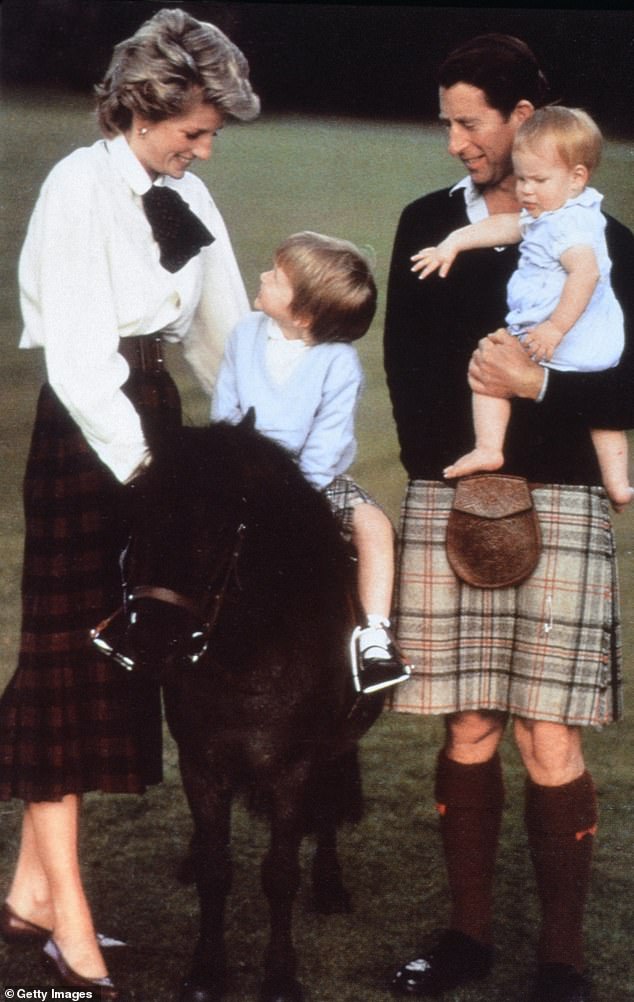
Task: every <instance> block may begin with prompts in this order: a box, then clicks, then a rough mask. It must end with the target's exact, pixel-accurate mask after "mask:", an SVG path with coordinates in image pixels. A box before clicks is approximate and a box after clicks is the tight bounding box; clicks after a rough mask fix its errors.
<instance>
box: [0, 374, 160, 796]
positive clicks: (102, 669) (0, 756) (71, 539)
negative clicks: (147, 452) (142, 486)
mask: <svg viewBox="0 0 634 1002" xmlns="http://www.w3.org/2000/svg"><path fill="white" fill-rule="evenodd" d="M124 389H125V391H126V393H127V394H128V396H129V397H130V399H131V400H132V401H133V403H134V404H135V406H136V407H137V409H138V411H139V413H140V414H141V415H142V417H143V419H144V421H145V422H146V424H149V423H150V422H154V421H157V422H158V421H161V420H163V421H174V422H178V421H180V400H179V397H178V391H177V389H176V386H175V385H174V383H173V381H172V380H171V378H170V377H169V375H168V374H167V373H165V372H163V373H160V374H146V373H142V372H140V371H133V373H132V375H131V377H130V379H129V380H128V383H127V384H126V386H125V388H124ZM23 496H24V514H25V543H24V562H23V577H22V632H21V642H20V652H19V659H18V665H17V669H16V671H15V673H14V675H13V677H12V678H11V680H10V681H9V683H8V685H7V687H6V689H5V691H4V693H3V694H2V696H1V697H0V799H2V800H6V799H9V798H11V797H18V798H21V799H23V800H25V801H43V800H46V801H50V800H57V799H60V798H61V797H63V796H64V795H65V794H67V793H76V794H81V793H85V792H87V791H89V790H101V791H103V792H107V793H140V792H142V791H143V790H144V789H145V788H146V786H147V785H148V784H150V783H156V782H160V780H161V778H162V763H161V759H162V722H161V700H160V689H159V687H158V685H156V684H154V683H152V682H150V681H148V680H147V679H141V678H139V677H137V676H136V675H135V674H134V673H129V672H126V671H125V670H124V669H123V668H121V667H120V666H118V665H116V664H114V663H112V662H111V661H109V660H108V659H106V658H104V657H103V656H102V655H101V654H100V653H99V651H98V650H97V648H96V647H94V645H93V644H92V643H91V641H90V636H89V633H90V630H91V629H92V627H94V626H96V624H97V623H98V622H100V621H101V620H102V619H103V618H105V616H107V615H109V614H110V613H112V612H113V611H114V610H115V609H116V608H118V607H119V606H120V605H121V598H122V588H121V585H122V582H121V573H120V568H119V559H120V555H121V552H122V550H123V548H124V546H125V544H126V542H127V529H126V519H125V488H124V487H122V486H121V484H119V483H118V481H117V480H116V479H115V477H114V476H113V475H112V473H111V472H110V471H109V470H108V469H107V468H106V467H105V466H104V465H103V464H102V463H101V461H100V460H99V458H98V457H97V455H96V453H95V452H94V451H93V450H92V449H91V448H90V446H89V445H88V444H87V442H86V440H85V439H84V436H83V435H82V433H81V431H80V429H79V427H78V425H77V424H76V423H75V421H74V420H73V419H72V418H71V417H70V416H69V414H68V412H67V411H66V410H65V408H64V407H63V406H62V405H61V403H60V402H59V400H58V398H57V397H56V396H55V394H54V392H53V391H52V389H51V388H50V387H49V386H48V385H45V386H44V387H43V388H42V391H41V393H40V397H39V400H38V406H37V413H36V420H35V426H34V430H33V435H32V440H31V447H30V451H29V456H28V460H27V466H26V473H25V478H24V491H23Z"/></svg>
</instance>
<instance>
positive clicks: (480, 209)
mask: <svg viewBox="0 0 634 1002" xmlns="http://www.w3.org/2000/svg"><path fill="white" fill-rule="evenodd" d="M457 191H461V192H462V193H463V195H464V202H465V209H466V212H467V218H468V220H469V222H470V223H479V222H480V220H481V219H487V218H488V215H489V210H488V208H487V203H486V200H485V198H484V195H483V194H482V192H481V191H480V189H479V188H478V187H476V185H475V184H474V183H473V179H472V178H471V177H470V176H469V175H467V177H463V179H462V181H458V183H457V184H454V186H453V188H452V189H451V191H450V192H449V194H450V195H453V194H455V192H457Z"/></svg>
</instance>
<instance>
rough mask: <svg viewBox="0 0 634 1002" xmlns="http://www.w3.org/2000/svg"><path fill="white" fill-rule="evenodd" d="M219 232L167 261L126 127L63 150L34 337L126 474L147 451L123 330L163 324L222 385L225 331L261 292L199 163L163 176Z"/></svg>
mask: <svg viewBox="0 0 634 1002" xmlns="http://www.w3.org/2000/svg"><path fill="white" fill-rule="evenodd" d="M157 183H163V184H167V185H169V186H170V187H172V188H174V190H175V191H177V192H178V194H179V195H181V197H182V198H184V200H185V201H186V202H187V203H188V205H189V206H190V208H191V209H192V211H193V212H195V213H196V214H197V215H198V216H199V217H200V219H201V220H202V221H203V223H204V224H205V226H207V228H208V229H209V230H210V231H211V233H212V234H213V236H214V237H215V240H214V242H213V243H212V244H211V246H209V247H206V248H203V250H202V251H201V252H200V254H198V255H197V256H196V257H194V258H192V259H191V260H190V261H189V262H188V263H187V264H186V265H185V266H184V267H183V268H182V269H181V270H180V271H178V272H175V273H173V274H172V273H170V272H168V271H166V270H165V269H164V268H163V267H162V266H161V264H160V262H159V247H158V244H157V243H156V241H155V240H154V237H153V235H152V231H151V228H150V225H149V223H148V221H147V218H146V216H145V212H144V211H143V205H142V202H141V196H142V195H143V194H144V193H145V192H146V191H147V190H148V189H149V187H150V185H151V181H150V178H149V175H148V174H147V172H146V171H145V169H144V168H143V166H142V165H141V163H140V162H139V161H138V160H137V158H136V157H135V156H134V154H133V153H132V150H131V149H130V147H129V145H128V143H127V141H126V139H125V137H124V136H118V137H117V138H116V139H113V140H100V141H98V142H96V143H95V144H94V145H93V146H90V147H87V148H82V149H78V150H76V151H75V152H74V153H71V154H70V156H68V157H66V158H65V159H64V160H62V161H60V163H58V164H57V165H56V166H55V167H54V168H53V170H52V171H51V173H50V174H49V176H48V178H47V179H46V181H45V182H44V185H43V186H42V190H41V193H40V197H39V199H38V202H37V204H36V206H35V209H34V211H33V215H32V217H31V221H30V224H29V228H28V232H27V236H26V241H25V244H24V247H23V250H22V254H21V257H20V265H19V280H20V297H21V306H22V314H23V318H24V331H23V334H22V338H21V341H20V347H22V348H35V347H42V348H43V349H44V353H45V360H46V368H47V375H48V379H49V382H50V384H51V386H52V388H53V389H54V390H55V393H56V394H57V396H58V397H59V398H60V400H61V401H62V403H63V404H64V406H65V407H66V408H67V409H68V411H69V413H70V414H71V416H72V417H73V418H74V420H75V421H76V422H77V424H78V425H79V427H80V428H81V430H82V432H83V434H84V436H85V437H86V439H87V441H88V442H89V444H90V445H91V446H92V448H93V449H94V450H95V452H97V454H98V455H99V457H100V458H101V460H102V461H103V462H104V463H105V464H106V465H107V466H108V467H109V468H110V469H111V470H112V472H113V473H114V475H115V476H116V477H117V479H119V480H120V481H122V482H123V481H125V480H126V479H127V478H128V477H129V476H130V474H131V473H132V472H133V471H134V470H135V469H136V468H137V466H138V465H139V463H140V462H141V461H142V460H143V459H144V458H145V456H146V455H147V445H146V443H145V439H144V436H143V432H142V430H141V422H140V418H139V416H138V414H137V412H136V410H135V409H134V407H133V406H132V404H131V403H130V401H129V400H128V398H127V396H126V395H125V394H124V393H123V391H122V389H121V387H122V386H123V384H124V383H125V382H126V380H127V378H128V374H129V368H128V365H127V362H126V361H125V359H124V358H123V356H122V355H120V354H119V351H118V346H119V338H122V337H130V336H137V335H142V334H151V333H154V332H158V331H160V332H161V333H162V335H163V336H164V337H165V338H166V339H167V340H168V341H172V342H182V343H183V348H184V352H185V357H186V358H187V360H188V362H189V363H190V364H191V366H192V368H193V369H194V371H195V373H196V375H197V377H198V379H199V380H200V382H201V384H202V386H203V387H204V389H205V390H206V391H207V392H208V393H209V394H211V391H212V390H213V386H214V383H215V378H216V373H217V370H218V367H219V364H220V360H221V358H222V354H223V350H224V343H225V340H226V338H227V336H228V334H229V332H230V331H231V329H232V328H233V327H234V325H235V324H236V322H237V321H238V320H239V319H240V318H241V317H242V316H244V315H245V314H247V313H248V312H249V303H248V299H247V296H246V292H245V289H244V285H243V282H242V278H241V276H240V272H239V270H238V266H237V263H236V260H235V256H234V253H233V249H232V247H231V242H230V240H229V237H228V234H227V231H226V228H225V225H224V222H223V219H222V217H221V215H220V213H219V211H218V209H217V208H216V206H215V204H214V202H213V200H212V198H211V196H210V194H209V192H208V190H207V188H206V187H205V185H204V184H203V182H202V181H201V180H200V179H199V178H197V177H196V176H195V175H193V174H190V173H187V174H185V175H184V177H183V178H181V179H179V180H174V179H172V178H167V177H166V178H161V179H159V181H158V182H157Z"/></svg>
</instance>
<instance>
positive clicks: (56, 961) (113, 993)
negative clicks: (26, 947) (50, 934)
mask: <svg viewBox="0 0 634 1002" xmlns="http://www.w3.org/2000/svg"><path fill="white" fill-rule="evenodd" d="M43 952H44V963H45V965H46V967H47V968H48V969H49V970H51V971H53V972H54V973H55V976H56V977H57V980H58V981H59V983H60V984H61V985H63V986H64V987H65V988H91V989H93V990H94V991H97V992H99V999H100V1000H101V1002H130V997H129V996H128V995H125V994H124V993H123V992H121V991H119V989H118V988H115V986H114V984H113V983H112V981H111V979H110V978H84V977H83V976H82V975H81V974H77V972H76V971H74V970H73V969H72V967H70V966H69V965H68V964H67V963H66V960H65V959H64V954H63V953H62V951H61V950H60V948H59V947H58V945H57V943H56V942H55V940H54V939H48V940H47V941H46V943H45V945H44V951H43Z"/></svg>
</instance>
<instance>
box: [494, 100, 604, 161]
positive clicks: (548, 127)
mask: <svg viewBox="0 0 634 1002" xmlns="http://www.w3.org/2000/svg"><path fill="white" fill-rule="evenodd" d="M544 139H551V140H552V141H553V142H554V144H555V148H556V150H557V153H558V155H559V157H560V159H561V160H562V161H563V163H565V165H566V167H570V168H572V167H576V166H577V164H582V165H583V166H584V167H586V168H587V170H588V173H589V174H591V173H592V172H593V171H594V170H595V169H596V168H597V167H598V166H599V162H600V160H601V147H602V145H603V137H602V136H601V132H600V130H599V127H598V126H597V124H596V122H594V121H593V119H592V118H590V115H588V113H587V112H585V111H582V110H581V108H564V107H562V106H561V105H558V104H549V105H547V106H546V107H545V108H538V109H537V110H536V111H535V112H534V114H533V115H531V117H530V118H527V119H526V121H525V122H522V124H521V125H520V127H519V129H518V130H517V133H516V135H515V141H514V143H513V149H518V148H519V149H521V148H522V147H528V148H533V147H534V146H536V145H537V144H538V143H539V142H540V141H542V140H544Z"/></svg>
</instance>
